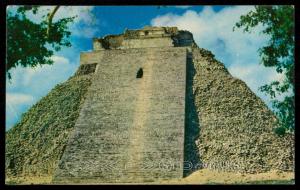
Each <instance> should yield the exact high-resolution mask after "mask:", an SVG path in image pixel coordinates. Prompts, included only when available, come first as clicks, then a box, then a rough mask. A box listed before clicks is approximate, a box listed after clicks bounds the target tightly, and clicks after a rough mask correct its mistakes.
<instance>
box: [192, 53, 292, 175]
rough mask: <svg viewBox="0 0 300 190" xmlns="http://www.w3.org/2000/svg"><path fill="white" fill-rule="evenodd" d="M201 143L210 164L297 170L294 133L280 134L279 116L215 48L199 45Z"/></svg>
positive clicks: (249, 169)
mask: <svg viewBox="0 0 300 190" xmlns="http://www.w3.org/2000/svg"><path fill="white" fill-rule="evenodd" d="M192 53H193V59H192V60H193V66H194V70H195V74H194V76H193V94H194V97H195V105H196V108H197V112H198V118H194V119H196V120H197V119H198V120H199V123H200V133H199V138H198V140H197V141H196V144H197V146H198V149H199V154H200V160H201V162H202V164H203V166H204V167H205V168H211V169H217V170H224V171H234V172H237V171H239V172H248V173H259V172H265V171H269V170H272V169H278V170H289V171H293V170H294V135H293V134H286V135H285V136H283V137H279V136H278V135H276V134H275V132H274V129H275V128H276V127H277V119H276V117H275V116H274V114H273V113H272V112H271V111H270V110H269V109H268V107H267V106H266V105H265V103H264V102H263V101H262V100H261V99H260V98H259V97H257V96H256V95H255V94H254V93H253V92H252V91H251V90H250V89H249V88H248V86H247V85H246V84H245V83H244V82H243V81H241V80H239V79H236V78H234V77H232V76H231V75H230V73H229V72H228V71H227V69H226V68H225V67H224V65H223V64H222V63H220V62H218V61H217V60H216V59H215V58H214V55H213V54H211V52H209V51H207V50H204V49H201V48H200V49H199V48H193V52H192Z"/></svg>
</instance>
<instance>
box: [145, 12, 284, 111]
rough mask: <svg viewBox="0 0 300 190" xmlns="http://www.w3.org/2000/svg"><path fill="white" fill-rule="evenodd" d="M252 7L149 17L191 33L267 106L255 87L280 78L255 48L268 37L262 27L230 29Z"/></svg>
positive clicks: (163, 24) (158, 22) (155, 22)
mask: <svg viewBox="0 0 300 190" xmlns="http://www.w3.org/2000/svg"><path fill="white" fill-rule="evenodd" d="M253 8H254V7H252V6H231V7H225V8H224V9H222V10H220V11H219V12H215V11H214V10H213V9H212V7H211V6H205V7H204V9H203V10H202V11H200V12H195V11H192V10H187V11H186V12H185V13H183V14H182V15H177V14H172V13H168V14H165V15H160V16H158V17H156V18H154V19H152V21H151V24H152V25H153V26H177V27H178V28H179V29H182V30H188V31H190V32H192V33H193V36H194V39H195V41H196V43H197V44H198V46H199V47H201V48H205V49H208V50H210V51H212V52H213V53H214V54H215V55H216V58H217V59H218V60H220V61H221V62H223V63H224V64H225V66H226V67H227V68H228V70H229V72H230V73H231V74H232V75H233V76H235V77H237V78H240V79H242V80H243V81H245V82H246V84H247V85H248V86H249V87H250V89H251V90H252V91H254V92H255V93H256V94H257V95H258V96H259V97H261V98H262V99H263V100H264V101H265V102H266V103H267V104H268V105H270V99H269V97H267V96H265V95H264V94H263V93H261V92H260V91H259V90H258V88H259V87H260V86H262V85H264V84H267V83H269V82H271V81H274V80H277V79H280V80H282V79H283V75H280V74H277V73H276V71H275V70H274V68H266V67H264V66H262V65H259V61H260V60H259V55H258V52H257V49H258V48H259V47H261V46H263V45H264V44H265V43H266V42H267V40H268V37H267V36H266V35H263V34H261V33H260V31H261V30H262V29H263V26H261V25H260V26H258V27H256V28H255V30H253V32H251V33H250V34H249V33H243V31H242V30H241V29H237V30H236V31H234V32H233V27H234V25H235V23H236V22H238V21H239V18H240V16H241V15H244V14H246V13H248V12H249V11H250V10H252V9H253Z"/></svg>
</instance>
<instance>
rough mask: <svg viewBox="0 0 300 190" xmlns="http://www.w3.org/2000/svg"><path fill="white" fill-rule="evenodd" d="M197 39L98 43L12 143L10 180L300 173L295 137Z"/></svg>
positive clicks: (157, 34) (132, 35) (141, 37)
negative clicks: (279, 132)
mask: <svg viewBox="0 0 300 190" xmlns="http://www.w3.org/2000/svg"><path fill="white" fill-rule="evenodd" d="M198 46H200V47H201V44H198V45H197V44H196V43H195V42H194V39H193V35H192V33H190V32H188V31H182V30H178V29H177V28H176V27H144V28H143V29H140V30H125V31H124V33H123V34H120V35H108V36H105V37H103V38H95V39H93V51H91V52H82V53H81V55H80V67H79V68H78V70H77V72H76V73H75V74H74V76H72V77H70V78H69V79H68V80H67V81H66V82H64V83H62V84H59V85H57V86H56V87H55V88H54V89H53V90H52V91H51V92H50V93H49V94H48V95H47V96H45V97H44V98H42V99H41V100H40V101H39V102H38V103H36V104H35V105H34V106H32V108H30V109H29V111H28V112H27V113H25V114H24V115H23V116H22V119H21V121H20V122H19V123H18V124H16V125H15V126H14V127H13V128H12V129H10V130H9V131H8V132H7V133H6V150H5V155H6V159H5V169H6V177H7V178H12V177H21V176H32V177H34V176H50V177H51V181H52V183H54V184H70V183H71V184H94V183H96V184H97V183H151V182H157V181H159V180H166V179H174V178H183V177H185V176H187V175H189V174H190V173H192V172H193V171H195V170H199V169H202V168H210V169H213V170H222V171H230V172H242V173H260V172H265V171H269V170H272V169H277V170H282V171H293V170H294V135H293V134H289V133H287V134H286V135H284V136H278V135H277V134H275V133H274V129H275V128H276V127H278V126H277V122H278V121H277V119H276V117H275V116H274V114H273V112H272V111H270V110H269V109H268V107H267V106H266V104H265V103H264V102H263V101H262V100H261V99H260V98H259V97H257V96H256V95H255V94H254V93H253V92H252V91H251V90H250V89H249V88H248V87H247V85H246V84H245V83H244V82H243V81H241V80H239V79H237V78H234V77H232V76H231V74H230V73H229V72H228V71H227V69H226V68H225V66H224V65H223V64H222V63H220V62H219V61H217V60H216V59H215V58H214V55H213V54H212V53H211V52H209V51H208V50H205V49H202V48H199V47H198Z"/></svg>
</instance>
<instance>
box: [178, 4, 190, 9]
mask: <svg viewBox="0 0 300 190" xmlns="http://www.w3.org/2000/svg"><path fill="white" fill-rule="evenodd" d="M175 7H176V8H178V9H188V8H190V7H192V6H186V5H179V6H175Z"/></svg>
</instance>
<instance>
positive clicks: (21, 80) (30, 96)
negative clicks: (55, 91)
mask: <svg viewBox="0 0 300 190" xmlns="http://www.w3.org/2000/svg"><path fill="white" fill-rule="evenodd" d="M52 60H53V61H54V63H53V65H42V66H38V67H36V68H28V67H26V68H24V67H17V68H14V69H12V70H11V75H12V79H11V80H6V97H7V98H6V111H7V113H6V114H7V116H6V118H7V122H6V125H7V126H6V128H9V127H11V125H13V124H15V123H16V122H17V121H18V119H19V116H20V114H21V113H22V112H24V111H26V110H27V109H28V108H29V106H30V105H32V104H33V103H35V102H37V101H38V100H39V99H40V98H41V97H42V96H45V95H46V94H47V93H48V92H49V91H50V90H51V89H52V88H53V87H54V86H55V85H56V84H58V83H61V82H64V81H65V80H67V79H68V78H69V77H70V76H71V75H72V74H74V72H75V70H76V69H77V67H78V64H72V63H70V62H69V60H68V59H67V58H65V57H61V56H53V57H52Z"/></svg>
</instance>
